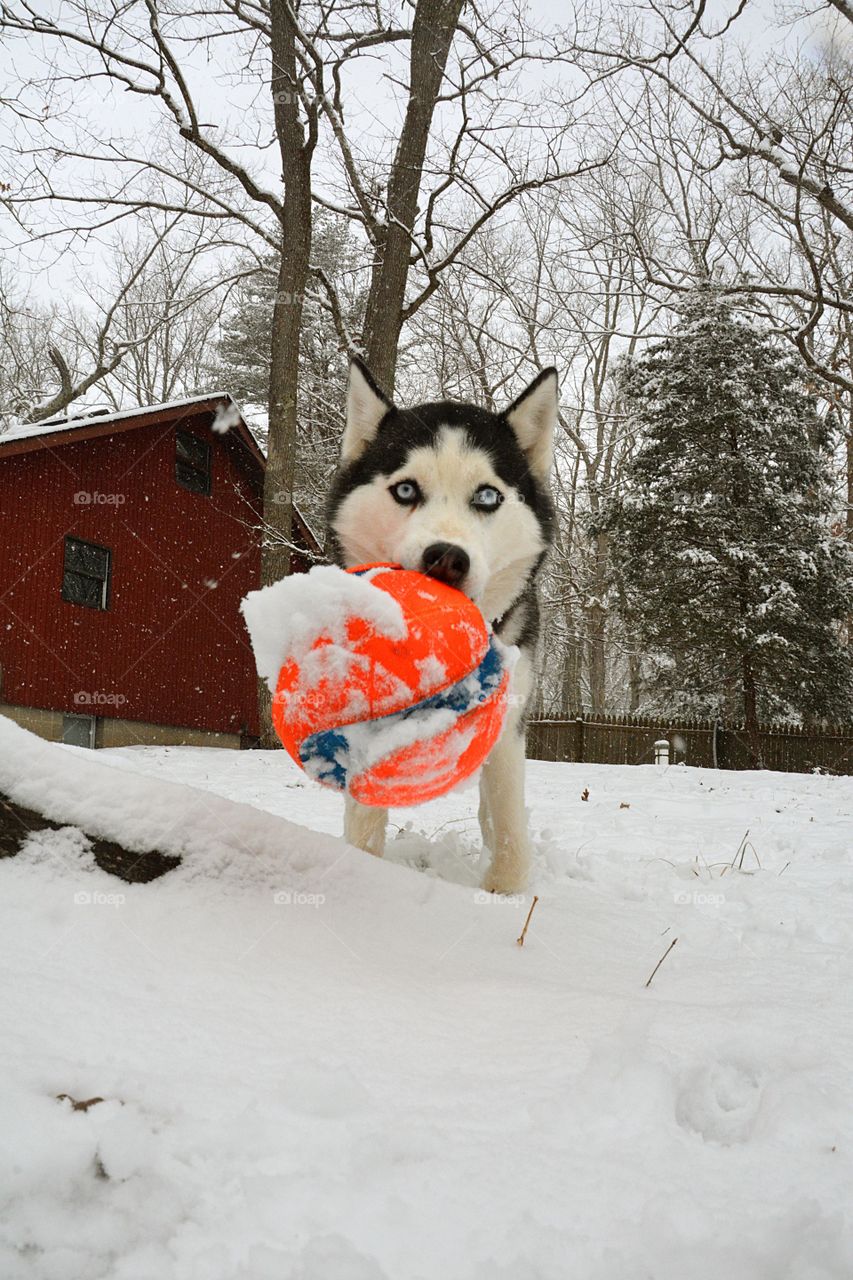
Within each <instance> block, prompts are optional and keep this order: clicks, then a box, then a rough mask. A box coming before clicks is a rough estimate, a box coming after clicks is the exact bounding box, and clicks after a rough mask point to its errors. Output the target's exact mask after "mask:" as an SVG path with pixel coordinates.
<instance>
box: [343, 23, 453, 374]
mask: <svg viewBox="0 0 853 1280" xmlns="http://www.w3.org/2000/svg"><path fill="white" fill-rule="evenodd" d="M463 4H464V0H418V4H417V8H416V9H415V17H414V21H413V23H412V40H411V55H410V71H409V101H408V104H407V106H406V116H405V120H404V122H403V128H402V131H401V133H400V141H399V143H398V145H397V151H396V154H395V156H394V163H393V165H392V168H391V175H390V178H389V181H388V196H387V200H386V210H385V220H384V222H383V223H382V225H381V226H380V228H379V231H378V235H377V240H376V245H375V248H374V257H373V267H372V272H371V277H370V291H369V293H368V297H367V309H366V314H365V320H364V349H365V354H366V357H367V363H368V365H369V366H370V369H371V372H372V373H373V375H374V377H375V378H376V379H377V381H378V382H379V384H380V386H381V387H382V388H383V390H384V391H386V392H387V393H388V395H393V392H394V381H395V378H396V372H397V347H398V344H399V341H400V331H401V329H402V327H403V304H404V301H405V295H406V281H407V279H408V275H409V265H410V260H411V256H412V237H411V232H412V229H413V228H414V224H415V218H416V216H417V212H418V194H419V192H420V186H421V179H422V177H423V164H424V158H425V156H426V149H427V143H428V141H429V135H430V129H431V127H432V119H433V115H434V114H435V107H436V99H437V97H438V94H439V91H440V89H441V82H442V80H443V79H444V71H445V67H446V66H447V57H448V54H449V52H450V46H451V44H452V42H453V37H454V35H455V33H456V28H457V25H458V22H459V15H460V13H461V12H462V7H463Z"/></svg>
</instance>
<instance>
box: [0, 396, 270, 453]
mask: <svg viewBox="0 0 853 1280" xmlns="http://www.w3.org/2000/svg"><path fill="white" fill-rule="evenodd" d="M216 402H218V404H219V407H220V409H221V410H222V415H223V418H227V417H231V418H232V421H230V422H228V424H227V426H226V425H225V424H224V422H223V423H221V424H219V425H218V424H217V422H216V421H214V424H213V426H214V429H215V430H218V431H227V430H228V427H231V426H236V425H237V423H238V422H242V423H243V424H244V425H246V429H247V430H248V429H249V428H248V426H247V424H246V423H245V419H244V418H243V412H242V410H241V408H240V406H239V405H238V404H237V401H236V400H235V399H234V397H233V396H232V395H231V394H230V393H229V392H228V391H210V392H208V393H207V394H206V395H203V396H187V397H186V398H185V399H183V400H165V401H163V402H162V403H161V404H146V405H141V406H140V407H138V408H136V409H116V410H114V411H113V412H112V413H110V412H109V411H105V410H103V409H88V410H86V412H84V413H81V414H80V415H79V417H77V416H75V417H68V416H63V415H60V416H58V417H55V418H45V419H44V420H43V421H42V422H24V423H21V424H20V425H19V426H16V427H11V428H10V429H9V430H8V431H4V432H0V445H4V444H10V443H11V442H12V441H13V440H29V439H30V438H31V437H33V436H45V435H54V434H55V433H56V432H59V431H71V430H78V429H82V428H83V427H90V426H100V425H102V424H104V423H109V422H124V420H125V419H127V418H139V417H143V416H145V415H147V414H154V413H156V414H158V415H159V414H163V415H165V414H166V413H168V412H169V411H170V410H180V409H189V408H192V406H193V405H199V406H205V405H207V404H208V403H210V404H211V405H213V404H214V403H216ZM217 417H219V413H217ZM253 438H254V437H253Z"/></svg>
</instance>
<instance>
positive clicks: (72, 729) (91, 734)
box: [62, 715, 98, 748]
mask: <svg viewBox="0 0 853 1280" xmlns="http://www.w3.org/2000/svg"><path fill="white" fill-rule="evenodd" d="M97 723H98V722H97V720H96V719H95V717H94V716H72V715H67V716H63V717H62V741H63V742H67V743H69V744H70V745H71V746H72V747H90V748H92V747H94V745H95V733H96V729H97Z"/></svg>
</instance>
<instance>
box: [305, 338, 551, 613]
mask: <svg viewBox="0 0 853 1280" xmlns="http://www.w3.org/2000/svg"><path fill="white" fill-rule="evenodd" d="M556 420H557V373H556V370H555V369H545V370H544V371H543V372H542V373H540V374H539V376H538V377H537V378H535V379H534V381H533V382H531V384H530V386H529V387H528V388H527V390H526V391H524V392H523V393H522V394H521V395H520V396H519V398H518V399H517V400H516V401H515V402H514V403H513V404H511V405H510V406H509V408H508V409H506V410H505V411H504V412H503V413H498V414H495V413H489V412H487V411H486V410H485V409H479V408H476V407H475V406H473V405H468V404H457V403H455V402H452V401H443V402H441V403H436V404H421V405H417V406H416V407H415V408H412V409H398V408H397V406H396V405H394V404H393V403H392V402H391V401H390V400H389V399H388V398H387V396H385V395H384V394H383V393H382V392H381V391H380V389H379V388H378V387H377V385H376V383H375V382H374V380H373V378H372V377H371V375H370V373H369V372H368V370H367V369H366V368H365V366H364V365H363V364H362V363H361V362H360V361H358V360H354V361H353V362H352V364H351V365H350V376H349V392H348V397H347V422H346V430H345V431H344V439H343V447H342V450H341V464H340V467H339V469H338V472H337V474H336V476H335V479H334V482H333V485H332V492H331V495H330V501H329V527H330V533H331V541H332V550H333V552H334V554H335V556H336V558H337V559H338V560H339V562H340V563H342V564H343V565H345V566H352V565H356V564H365V563H370V562H374V561H383V560H386V561H395V562H396V563H398V564H401V565H402V566H403V567H404V568H405V569H418V570H421V571H422V572H425V573H428V574H430V575H431V576H433V577H436V578H440V579H442V580H443V581H444V582H448V583H450V584H451V585H452V586H455V587H458V588H459V589H460V590H462V591H464V592H465V593H466V595H469V596H470V597H471V598H472V599H473V600H475V601H476V603H477V604H478V605H479V607H480V608H481V609H482V611H483V613H484V614H485V616H486V617H487V618H492V619H494V618H498V617H500V616H501V615H502V614H504V613H505V612H506V610H507V609H509V607H510V605H512V604H513V603H514V601H515V600H516V599H517V598H518V596H519V595H520V593H521V592H522V591H523V590H524V588H525V587H526V586H527V585H528V582H529V580H530V576H531V574H532V572H533V571H534V570H535V569H536V567H537V566H538V564H539V561H540V560H541V558H542V556H543V554H544V552H545V550H546V549H547V546H548V543H549V542H550V540H551V526H552V520H553V511H552V505H551V500H550V497H549V494H548V475H549V472H550V469H551V463H552V458H553V447H554V445H553V441H554V427H555V424H556Z"/></svg>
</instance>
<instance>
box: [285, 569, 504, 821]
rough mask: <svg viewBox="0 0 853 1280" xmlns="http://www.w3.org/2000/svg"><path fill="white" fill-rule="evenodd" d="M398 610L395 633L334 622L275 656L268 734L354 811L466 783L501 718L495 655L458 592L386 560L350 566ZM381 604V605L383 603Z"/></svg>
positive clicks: (500, 654)
mask: <svg viewBox="0 0 853 1280" xmlns="http://www.w3.org/2000/svg"><path fill="white" fill-rule="evenodd" d="M348 572H349V573H351V574H355V575H358V576H364V577H366V578H367V579H368V580H369V581H370V584H371V585H372V586H373V587H375V588H376V589H377V590H378V591H383V592H386V593H387V594H388V595H389V596H391V597H392V599H393V601H395V602H396V604H397V606H399V615H400V623H401V625H400V626H397V627H390V628H389V627H382V626H378V625H377V623H376V620H375V619H373V620H371V619H369V618H365V617H359V616H352V615H349V616H347V617H346V622H345V628H344V630H343V631H341V630H338V631H337V633H336V634H335V633H334V632H333V630H332V629H328V630H326V631H321V632H320V634H318V635H317V637H316V639H314V640H313V642H312V643H311V644H310V646H309V648H308V650H307V652H305V653H303V655H302V657H301V658H299V659H297V658H295V657H294V658H289V659H286V660H285V662H284V664H283V665H282V667H281V670H280V673H279V677H278V683H277V686H276V691H275V694H274V697H273V704H272V718H273V724H274V725H275V729H276V732H277V733H278V736H279V737H280V738H281V741H282V743H283V744H284V746H285V748H286V749H287V751H288V752H289V754H290V755H291V757H292V758H293V759H294V760H295V761H296V763H297V764H298V765H299V766H300V767H301V768H303V769H305V771H306V772H307V773H308V774H309V775H310V776H311V777H313V778H316V779H317V781H319V782H322V783H323V784H324V785H326V786H330V787H333V788H335V789H336V790H338V791H346V792H348V793H349V794H350V795H351V796H353V798H354V799H356V800H358V801H359V802H360V803H361V804H366V805H377V806H383V807H384V806H397V805H413V804H420V803H422V802H423V801H425V800H432V799H434V798H435V797H436V796H439V795H443V794H444V793H445V792H447V791H450V790H451V788H453V787H455V786H457V785H458V783H460V782H462V781H464V779H466V778H468V777H470V775H471V774H472V773H474V772H475V770H477V769H478V768H479V767H480V765H481V764H482V763H483V761H484V760H485V758H486V756H487V755H488V754H489V752H490V751H491V749H492V747H493V746H494V745H495V742H496V741H497V739H498V737H499V735H500V732H501V729H502V728H503V723H504V718H505V716H506V708H507V695H508V686H509V672H508V671H507V669H506V665H505V661H504V650H503V647H502V646H501V645H500V643H499V642H498V641H496V640H495V638H494V637H493V636H491V635H490V633H489V630H488V628H487V626H486V623H485V621H484V619H483V616H482V614H481V613H480V611H479V609H478V608H477V606H476V605H475V604H474V603H473V601H471V600H469V598H468V597H467V596H465V595H463V593H462V592H461V591H457V590H456V589H455V588H454V587H449V586H447V585H446V584H445V583H443V582H438V581H437V580H435V579H434V578H428V577H426V576H425V575H424V574H421V573H415V572H412V571H411V570H407V569H402V568H400V567H399V566H398V565H360V566H358V568H355V569H351V570H349V571H348ZM384 603H387V602H383V604H384Z"/></svg>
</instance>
